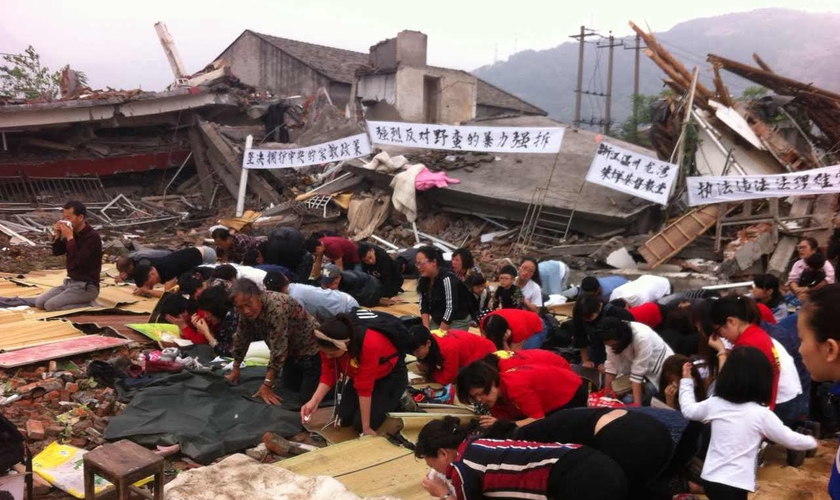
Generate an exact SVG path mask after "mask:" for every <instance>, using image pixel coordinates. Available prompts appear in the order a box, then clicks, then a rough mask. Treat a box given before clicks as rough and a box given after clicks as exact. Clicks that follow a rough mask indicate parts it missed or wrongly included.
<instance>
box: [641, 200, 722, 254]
mask: <svg viewBox="0 0 840 500" xmlns="http://www.w3.org/2000/svg"><path fill="white" fill-rule="evenodd" d="M733 209H734V207H732V208H730V209H729V210H728V211H731V210H733ZM719 210H720V208H719V205H705V206H702V207H700V208H696V209H694V210H692V211H691V212H689V213H687V214H685V215H683V216H682V217H680V218H679V219H677V220H676V221H674V222H672V223H671V224H669V225H668V226H667V227H665V229H663V230H662V231H660V232H659V233H657V234H656V235H654V236H653V237H651V238H650V239H649V240H647V241H646V242H645V243H644V244H643V245H642V246H640V247H639V249H638V251H639V254H641V256H642V257H643V258H644V259H645V261H646V262H647V263H648V264H649V265H650V267H651V268H655V267H656V266H658V265H660V264H662V263H663V262H665V261H666V260H668V259H670V258H671V257H673V256H674V255H676V254H677V253H679V252H680V250H682V249H683V248H685V247H686V246H688V245H689V244H690V243H691V242H692V241H694V240H695V239H696V238H697V237H698V236H700V235H701V234H703V233H705V232H706V231H708V230H709V228H711V227H712V226H713V225H714V224H715V223H716V222H717V217H718V212H719ZM728 211H727V212H728ZM669 236H670V237H669ZM672 238H673V240H672ZM662 242H664V243H665V245H667V246H668V248H663V247H665V245H663V244H662Z"/></svg>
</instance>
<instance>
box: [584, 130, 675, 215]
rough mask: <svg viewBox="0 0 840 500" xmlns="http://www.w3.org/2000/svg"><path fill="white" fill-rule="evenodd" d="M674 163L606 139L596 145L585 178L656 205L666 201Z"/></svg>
mask: <svg viewBox="0 0 840 500" xmlns="http://www.w3.org/2000/svg"><path fill="white" fill-rule="evenodd" d="M676 176H677V166H676V165H674V164H673V163H667V162H664V161H659V160H657V159H655V158H650V157H648V156H644V155H641V154H639V153H636V152H634V151H630V150H629V149H624V148H620V147H618V146H613V145H612V144H609V143H607V142H601V143H600V144H598V149H597V150H596V151H595V158H594V159H593V160H592V165H590V166H589V172H587V174H586V180H587V181H589V182H592V183H595V184H598V185H601V186H604V187H608V188H610V189H614V190H616V191H621V192H622V193H627V194H629V195H632V196H636V197H638V198H644V199H646V200H650V201H652V202H654V203H659V204H660V205H667V204H668V195H669V193H670V192H671V184H673V182H674V179H675V178H676Z"/></svg>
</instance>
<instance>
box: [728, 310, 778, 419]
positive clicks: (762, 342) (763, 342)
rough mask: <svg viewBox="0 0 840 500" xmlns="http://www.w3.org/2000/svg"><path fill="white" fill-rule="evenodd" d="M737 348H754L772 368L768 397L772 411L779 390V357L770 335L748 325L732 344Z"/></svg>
mask: <svg viewBox="0 0 840 500" xmlns="http://www.w3.org/2000/svg"><path fill="white" fill-rule="evenodd" d="M733 345H735V346H736V347H737V346H750V347H755V348H756V349H758V350H759V351H761V352H763V353H764V355H765V356H767V360H768V361H770V366H772V367H773V393H772V395H771V397H770V401H768V403H769V405H768V406H769V407H770V409H771V410H772V409H774V408H775V407H776V393H777V392H778V390H779V366H780V364H779V355H778V354H777V353H776V348H775V347H774V346H773V341H772V340H771V339H770V335H768V334H767V332H765V331H764V330H762V329H761V328H759V327H757V326H755V325H750V326H748V327H747V329H746V330H744V331H743V332H742V333H741V335H740V336H739V337H738V339H737V340H736V341H735V343H734V344H733Z"/></svg>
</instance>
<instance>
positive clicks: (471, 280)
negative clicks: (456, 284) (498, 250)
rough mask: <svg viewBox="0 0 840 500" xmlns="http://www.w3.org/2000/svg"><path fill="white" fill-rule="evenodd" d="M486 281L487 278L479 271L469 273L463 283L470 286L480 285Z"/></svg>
mask: <svg viewBox="0 0 840 500" xmlns="http://www.w3.org/2000/svg"><path fill="white" fill-rule="evenodd" d="M485 283H487V278H485V277H484V275H483V274H481V273H469V274H467V277H466V278H465V279H464V284H465V285H467V286H468V287H470V288H472V287H474V286H481V285H484V284H485Z"/></svg>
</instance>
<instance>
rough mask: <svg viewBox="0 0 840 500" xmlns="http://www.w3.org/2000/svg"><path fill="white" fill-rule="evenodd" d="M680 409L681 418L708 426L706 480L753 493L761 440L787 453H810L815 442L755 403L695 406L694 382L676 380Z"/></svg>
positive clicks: (718, 401) (716, 399) (721, 402)
mask: <svg viewBox="0 0 840 500" xmlns="http://www.w3.org/2000/svg"><path fill="white" fill-rule="evenodd" d="M680 408H681V410H682V414H683V416H684V417H685V418H687V419H689V420H699V421H702V422H707V423H708V422H711V423H712V439H711V443H710V444H709V451H708V452H707V453H706V461H705V462H704V463H703V472H702V473H701V474H700V477H702V478H703V479H705V480H706V481H711V482H714V483H720V484H725V485H728V486H732V487H735V488H740V489H742V490H749V491H755V465H756V457H757V455H758V447H759V445H760V444H761V440H762V439H764V438H765V437H766V438H767V439H769V440H770V441H773V442H775V443H779V444H781V445H782V446H784V447H785V448H788V449H791V450H810V449H812V448H816V447H817V441H816V440H815V439H814V438H813V437H811V436H806V435H804V434H798V433H796V432H794V431H792V430H790V429H788V428H787V427H785V425H784V424H783V423H782V421H781V420H780V419H779V417H777V416H776V414H775V413H773V412H772V411H770V409H769V408H767V407H766V406H761V405H760V404H758V403H744V404H735V403H730V402H729V401H726V400H724V399H721V398H719V397H716V396H713V397H711V398H709V399H707V400H705V401H702V402H700V403H698V402H697V401H696V400H695V399H694V381H693V380H691V379H690V378H684V379H682V380H680Z"/></svg>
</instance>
